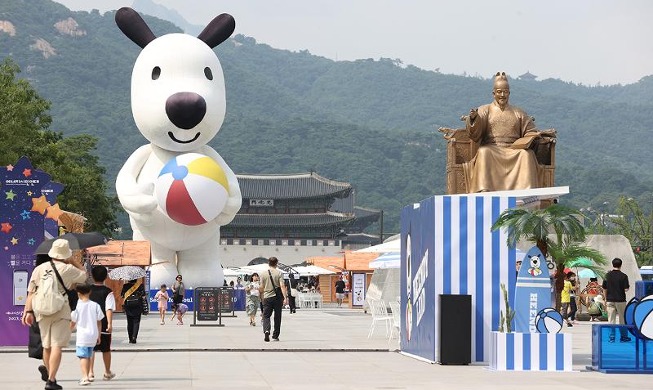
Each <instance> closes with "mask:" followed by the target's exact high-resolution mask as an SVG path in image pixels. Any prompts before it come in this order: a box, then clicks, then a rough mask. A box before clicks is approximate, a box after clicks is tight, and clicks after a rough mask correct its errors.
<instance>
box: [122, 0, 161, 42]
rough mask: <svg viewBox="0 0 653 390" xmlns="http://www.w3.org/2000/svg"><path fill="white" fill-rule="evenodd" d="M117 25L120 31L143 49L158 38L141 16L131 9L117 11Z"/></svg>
mask: <svg viewBox="0 0 653 390" xmlns="http://www.w3.org/2000/svg"><path fill="white" fill-rule="evenodd" d="M116 24H117V25H118V28H119V29H120V31H122V32H123V34H125V35H126V36H127V38H129V39H131V40H132V41H133V42H134V43H135V44H137V45H138V46H140V47H141V49H143V48H145V46H147V44H148V43H150V42H152V41H153V40H155V39H156V36H155V35H154V33H153V32H152V30H150V28H149V27H148V26H147V23H145V21H144V20H143V18H141V15H139V14H138V12H136V11H134V10H133V9H131V8H129V7H122V8H120V9H119V10H118V11H116Z"/></svg>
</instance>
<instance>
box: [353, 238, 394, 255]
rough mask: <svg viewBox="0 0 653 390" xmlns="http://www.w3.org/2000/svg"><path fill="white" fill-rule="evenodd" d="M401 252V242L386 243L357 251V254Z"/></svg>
mask: <svg viewBox="0 0 653 390" xmlns="http://www.w3.org/2000/svg"><path fill="white" fill-rule="evenodd" d="M400 250H401V240H392V241H386V242H384V243H382V244H379V245H374V246H370V247H368V248H363V249H359V250H357V251H356V252H359V253H389V252H395V253H399V251H400Z"/></svg>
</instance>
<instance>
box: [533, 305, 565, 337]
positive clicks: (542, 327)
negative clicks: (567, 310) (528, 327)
mask: <svg viewBox="0 0 653 390" xmlns="http://www.w3.org/2000/svg"><path fill="white" fill-rule="evenodd" d="M535 328H536V329H537V331H538V332H540V333H558V332H560V331H561V330H562V314H560V313H558V311H557V310H556V309H554V308H552V307H547V308H546V309H542V310H540V312H539V313H537V316H535Z"/></svg>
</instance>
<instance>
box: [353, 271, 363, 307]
mask: <svg viewBox="0 0 653 390" xmlns="http://www.w3.org/2000/svg"><path fill="white" fill-rule="evenodd" d="M363 303H365V274H362V273H353V274H352V288H351V305H352V306H354V307H362V306H363Z"/></svg>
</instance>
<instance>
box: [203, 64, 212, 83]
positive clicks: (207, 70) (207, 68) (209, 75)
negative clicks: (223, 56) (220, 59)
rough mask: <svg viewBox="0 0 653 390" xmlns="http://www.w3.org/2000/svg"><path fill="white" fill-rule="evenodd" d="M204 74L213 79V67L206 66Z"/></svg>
mask: <svg viewBox="0 0 653 390" xmlns="http://www.w3.org/2000/svg"><path fill="white" fill-rule="evenodd" d="M204 76H206V78H207V79H209V80H213V72H211V68H209V67H208V66H207V67H206V68H204Z"/></svg>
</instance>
